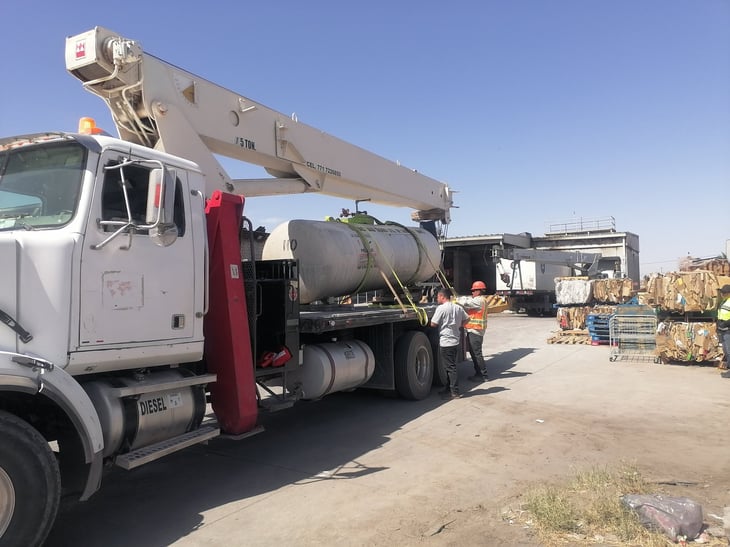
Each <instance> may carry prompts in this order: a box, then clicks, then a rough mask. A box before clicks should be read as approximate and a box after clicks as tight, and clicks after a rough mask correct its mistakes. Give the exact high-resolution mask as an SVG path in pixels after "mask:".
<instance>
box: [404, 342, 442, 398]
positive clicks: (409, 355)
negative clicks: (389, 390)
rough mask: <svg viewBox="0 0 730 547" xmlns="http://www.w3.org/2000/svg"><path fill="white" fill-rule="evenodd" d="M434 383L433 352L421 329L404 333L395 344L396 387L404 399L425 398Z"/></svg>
mask: <svg viewBox="0 0 730 547" xmlns="http://www.w3.org/2000/svg"><path fill="white" fill-rule="evenodd" d="M432 383H433V353H432V352H431V343H430V342H429V341H428V337H427V336H426V335H425V334H424V333H422V332H420V331H409V332H406V333H405V334H403V335H402V336H401V337H400V338H399V339H398V343H397V344H396V346H395V389H396V391H397V392H398V394H399V395H400V396H401V397H403V398H404V399H414V400H420V399H424V398H425V397H426V396H427V395H428V394H429V393H430V392H431V384H432Z"/></svg>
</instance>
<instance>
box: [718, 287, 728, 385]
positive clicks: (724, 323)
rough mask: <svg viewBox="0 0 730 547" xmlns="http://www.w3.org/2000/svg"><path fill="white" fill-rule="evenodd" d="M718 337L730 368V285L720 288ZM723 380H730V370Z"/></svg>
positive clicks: (724, 373) (726, 364)
mask: <svg viewBox="0 0 730 547" xmlns="http://www.w3.org/2000/svg"><path fill="white" fill-rule="evenodd" d="M717 337H718V338H719V339H720V344H721V345H722V352H723V353H724V354H725V356H724V357H723V359H724V361H725V366H726V368H728V366H730V285H723V286H722V287H720V305H719V306H718V308H717ZM722 377H723V378H730V370H726V371H725V372H723V373H722Z"/></svg>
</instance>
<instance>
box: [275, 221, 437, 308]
mask: <svg viewBox="0 0 730 547" xmlns="http://www.w3.org/2000/svg"><path fill="white" fill-rule="evenodd" d="M262 258H263V259H264V260H274V259H290V260H291V259H294V260H298V261H299V298H300V302H301V303H302V304H309V303H311V302H314V301H315V300H323V299H325V298H328V297H337V296H344V295H349V294H355V293H358V292H362V291H368V290H376V289H384V288H387V284H386V283H385V282H384V280H383V274H385V276H386V277H387V278H388V280H389V281H390V283H391V284H392V285H393V286H394V287H397V286H398V281H397V280H396V276H397V277H398V279H399V280H400V282H401V283H402V284H404V285H410V284H413V283H417V282H421V281H426V280H428V279H430V278H431V277H432V276H433V275H434V274H435V273H436V271H437V270H438V268H439V264H440V261H441V250H440V248H439V244H438V241H437V240H436V238H435V237H434V236H433V235H432V234H431V233H429V232H428V231H426V230H424V229H423V228H416V227H405V226H401V225H397V224H357V223H347V222H339V221H316V220H290V221H288V222H285V223H283V224H280V225H279V226H277V227H276V228H274V230H272V232H271V234H270V235H269V237H268V239H267V240H266V243H265V245H264V248H263V253H262ZM381 272H382V273H381Z"/></svg>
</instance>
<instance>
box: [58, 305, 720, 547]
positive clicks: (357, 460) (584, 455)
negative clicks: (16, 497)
mask: <svg viewBox="0 0 730 547" xmlns="http://www.w3.org/2000/svg"><path fill="white" fill-rule="evenodd" d="M556 328H557V326H556V323H555V320H554V319H551V318H531V317H524V316H515V315H510V314H498V315H494V316H491V317H490V320H489V331H488V335H487V341H486V354H487V355H488V356H489V357H490V359H489V363H488V364H489V367H490V372H491V375H492V377H493V378H494V379H493V380H492V381H490V382H489V383H486V384H481V385H474V384H469V383H468V382H467V381H466V377H467V376H468V375H470V374H471V373H472V367H471V364H470V363H466V362H465V363H462V364H461V365H460V367H459V372H460V375H461V378H462V382H463V383H462V389H463V391H464V392H465V396H464V397H463V398H461V399H457V400H450V401H442V400H441V399H440V398H439V397H438V396H437V394H436V389H435V388H434V390H433V393H432V395H431V396H430V397H428V398H427V399H425V400H423V401H418V402H411V401H402V400H398V399H395V398H389V397H384V396H382V395H380V394H377V393H372V392H368V391H363V390H360V391H356V392H353V393H342V394H335V395H331V396H328V397H326V398H324V399H323V400H321V401H317V402H311V403H300V404H299V405H296V406H294V407H293V408H291V409H289V410H285V411H282V412H279V413H276V414H272V415H270V416H268V417H266V418H265V419H264V422H263V423H264V426H265V428H266V431H265V432H264V433H261V434H259V435H257V436H254V437H251V438H249V439H246V440H243V441H238V442H232V441H226V440H218V439H217V440H214V441H212V442H211V443H210V444H208V445H207V446H197V447H194V448H192V449H188V450H187V451H184V452H182V453H177V454H174V455H172V456H169V457H167V458H165V459H163V460H160V461H158V462H155V463H152V464H149V465H147V466H144V467H141V468H139V469H137V470H134V471H131V472H125V471H122V470H120V469H114V470H112V472H111V473H110V475H109V476H107V477H105V479H104V484H103V486H102V489H101V491H100V492H98V493H97V494H95V495H94V497H92V499H91V500H90V501H89V502H86V503H83V504H78V505H75V506H73V507H67V508H65V509H64V510H63V511H62V513H61V514H60V515H59V518H58V520H57V524H56V526H55V528H54V530H53V531H52V533H51V536H50V539H49V541H48V544H47V545H48V546H49V547H59V546H79V545H84V546H87V547H93V546H105V547H111V546H130V545H134V546H138V547H158V546H166V545H177V546H224V545H225V546H244V545H246V546H259V545H260V546H268V545H276V546H280V545H296V546H310V545H358V546H359V545H388V546H391V545H534V544H537V540H536V539H534V538H532V537H531V536H530V534H529V531H527V530H525V529H524V528H523V527H522V526H521V525H519V524H510V523H509V522H508V521H506V520H505V519H503V511H504V509H505V508H507V507H512V508H517V507H518V506H519V496H520V495H521V494H522V493H524V492H525V490H526V489H527V488H528V487H529V486H530V485H532V484H534V483H535V482H537V481H550V480H556V479H559V478H561V477H566V476H568V475H572V474H573V473H574V472H575V471H576V470H579V469H586V468H591V467H594V466H604V465H605V466H619V465H621V464H622V463H634V464H636V465H637V466H638V467H639V469H640V470H641V471H642V473H643V475H644V476H645V478H647V479H649V480H652V481H657V488H658V489H661V490H662V491H663V492H665V493H669V494H673V495H687V496H688V497H690V498H692V499H694V500H695V501H697V502H699V503H701V504H702V505H703V509H704V513H705V522H706V523H708V524H711V525H717V524H718V522H717V521H716V520H715V519H714V517H712V516H711V515H713V514H714V515H722V514H723V507H724V506H726V505H730V457H729V454H730V434H729V433H728V418H729V416H730V379H723V378H721V377H720V373H719V371H718V370H717V369H716V368H714V367H713V366H684V365H659V364H654V363H653V362H652V361H651V360H647V361H644V362H642V361H625V362H616V363H612V362H610V361H609V359H608V357H609V352H610V348H609V347H607V346H587V345H560V344H547V343H546V340H547V338H549V336H550V334H551V332H552V331H554V330H556Z"/></svg>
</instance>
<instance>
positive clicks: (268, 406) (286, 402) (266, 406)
mask: <svg viewBox="0 0 730 547" xmlns="http://www.w3.org/2000/svg"><path fill="white" fill-rule="evenodd" d="M259 405H260V408H261V410H265V411H266V412H278V411H279V410H284V409H287V408H291V407H293V406H294V400H293V399H279V398H278V397H269V398H268V399H263V400H261V401H259Z"/></svg>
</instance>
